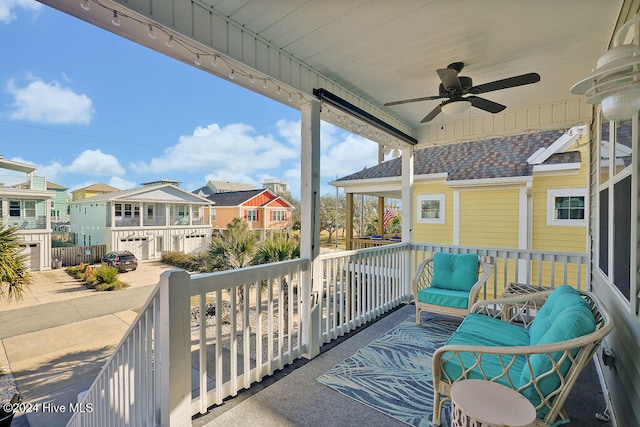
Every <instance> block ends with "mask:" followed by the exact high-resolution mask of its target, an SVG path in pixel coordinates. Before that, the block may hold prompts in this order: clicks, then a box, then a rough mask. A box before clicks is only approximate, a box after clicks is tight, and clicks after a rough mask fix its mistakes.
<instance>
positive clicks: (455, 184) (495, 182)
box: [445, 176, 533, 188]
mask: <svg viewBox="0 0 640 427" xmlns="http://www.w3.org/2000/svg"><path fill="white" fill-rule="evenodd" d="M528 182H533V177H531V176H510V177H507V178H483V179H462V180H457V181H447V182H446V183H445V184H446V185H447V186H448V187H451V188H461V187H496V186H505V185H523V184H526V183H528Z"/></svg>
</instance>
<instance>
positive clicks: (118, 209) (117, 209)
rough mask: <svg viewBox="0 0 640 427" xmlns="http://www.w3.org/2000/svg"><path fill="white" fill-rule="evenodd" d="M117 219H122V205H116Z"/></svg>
mask: <svg viewBox="0 0 640 427" xmlns="http://www.w3.org/2000/svg"><path fill="white" fill-rule="evenodd" d="M115 211H116V218H122V203H116V204H115Z"/></svg>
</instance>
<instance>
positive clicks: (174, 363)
mask: <svg viewBox="0 0 640 427" xmlns="http://www.w3.org/2000/svg"><path fill="white" fill-rule="evenodd" d="M308 273H309V261H308V260H300V259H297V260H291V261H283V262H278V263H272V264H265V265H260V266H254V267H248V268H243V269H238V270H229V271H224V272H219V273H211V274H198V275H190V274H188V273H187V272H185V271H183V270H172V271H168V272H165V273H163V274H162V275H161V277H160V282H159V283H158V286H157V287H156V289H155V290H154V292H153V294H152V296H151V297H150V299H149V300H148V302H147V303H146V304H145V306H144V308H143V309H142V311H141V312H140V314H139V315H138V317H137V318H136V320H135V321H134V322H133V324H132V325H131V327H130V328H129V330H128V332H127V334H126V335H125V337H124V338H123V339H122V341H121V342H120V344H119V345H118V347H117V349H116V351H115V352H114V354H113V355H112V356H111V357H110V358H109V360H108V361H107V363H106V365H105V367H104V368H103V369H102V370H101V372H100V373H99V375H98V377H97V378H96V380H95V381H94V382H93V384H92V385H91V387H90V389H89V390H88V392H87V393H86V395H85V396H84V398H83V400H82V401H81V402H80V405H79V407H81V408H90V410H87V411H85V412H84V413H76V414H74V415H73V417H72V418H71V420H70V421H69V424H68V425H70V426H102V425H109V426H129V425H136V426H138V425H139V426H145V425H146V426H156V425H162V426H165V425H166V426H168V425H171V426H174V425H177V426H181V425H190V422H191V417H192V416H193V415H195V414H197V413H198V412H201V413H204V412H206V411H207V408H208V407H210V406H212V405H214V404H220V403H222V400H223V399H224V398H226V397H228V396H233V395H235V394H237V392H238V391H239V390H240V389H243V388H249V387H250V386H251V384H252V383H254V382H257V381H260V380H262V378H264V377H265V376H267V375H271V374H272V373H273V372H274V371H276V370H278V369H282V368H283V367H284V366H285V365H287V364H290V363H292V362H293V361H294V360H296V359H298V358H300V357H302V355H303V354H304V353H305V351H308V350H309V347H310V345H309V344H308V343H305V342H304V340H306V341H307V342H309V341H311V342H313V340H310V339H309V337H310V336H312V335H311V333H310V331H305V330H304V327H306V326H308V325H310V322H307V321H306V320H305V319H310V318H311V314H310V313H309V311H310V304H311V297H310V295H311V288H310V286H309V285H310V280H309V277H310V274H308ZM305 281H306V283H307V285H306V286H304V285H303V284H304V283H305ZM301 289H306V292H302V291H301ZM304 295H308V297H306V298H305V297H304ZM305 304H306V307H307V310H306V314H304V315H303V312H304V311H303V310H304V309H303V307H305ZM315 341H316V343H315V346H316V347H319V344H318V343H317V340H315ZM314 353H315V354H317V351H314ZM192 379H193V380H192Z"/></svg>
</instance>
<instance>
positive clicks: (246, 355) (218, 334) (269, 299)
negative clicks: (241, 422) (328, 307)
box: [191, 259, 310, 414]
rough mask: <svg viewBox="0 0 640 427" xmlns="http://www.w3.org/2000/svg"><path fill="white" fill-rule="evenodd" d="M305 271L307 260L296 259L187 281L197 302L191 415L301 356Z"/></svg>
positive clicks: (204, 275) (196, 276) (307, 267)
mask: <svg viewBox="0 0 640 427" xmlns="http://www.w3.org/2000/svg"><path fill="white" fill-rule="evenodd" d="M308 271H309V261H308V260H300V259H298V260H291V261H282V262H278V263H272V264H266V265H260V266H255V267H248V268H243V269H238V270H232V271H228V272H222V273H213V274H200V275H194V276H192V277H191V296H192V297H195V298H196V299H198V300H199V301H198V310H197V312H198V313H197V315H194V316H193V317H194V318H196V319H197V322H196V324H194V326H193V327H192V329H191V332H192V341H193V342H195V343H196V344H194V345H193V346H192V350H193V353H192V354H193V357H194V360H197V361H198V362H197V368H196V369H197V372H198V384H196V385H195V388H194V399H193V402H192V412H193V413H194V414H195V413H197V412H201V413H205V412H206V411H207V408H208V407H209V406H212V405H214V404H215V405H219V404H221V403H222V400H223V399H224V398H226V397H228V396H234V395H236V394H237V392H238V391H239V390H240V389H243V388H249V387H250V386H251V384H252V383H254V382H258V381H261V380H262V378H264V377H265V376H267V375H271V374H273V373H274V371H276V370H278V369H282V368H283V367H284V366H285V365H287V364H290V363H292V362H293V361H294V360H296V359H298V358H300V357H301V356H302V354H303V352H304V351H305V350H306V348H305V345H304V344H303V341H302V339H303V337H302V335H303V333H302V332H303V330H302V329H303V327H304V326H305V325H306V323H307V322H306V321H305V319H303V316H302V315H301V313H302V302H303V297H302V289H304V288H306V286H303V285H302V281H303V280H304V277H306V276H305V274H306V272H308ZM309 289H310V288H307V292H308V293H309V294H310V292H309ZM307 300H309V298H307ZM207 301H210V302H209V303H207ZM207 313H209V314H210V315H211V316H207ZM208 317H209V318H208Z"/></svg>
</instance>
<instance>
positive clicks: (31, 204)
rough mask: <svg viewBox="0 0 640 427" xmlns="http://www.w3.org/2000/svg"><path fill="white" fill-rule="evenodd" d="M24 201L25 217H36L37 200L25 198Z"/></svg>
mask: <svg viewBox="0 0 640 427" xmlns="http://www.w3.org/2000/svg"><path fill="white" fill-rule="evenodd" d="M22 203H24V217H25V218H35V217H36V201H35V200H25V201H24V202H22Z"/></svg>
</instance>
